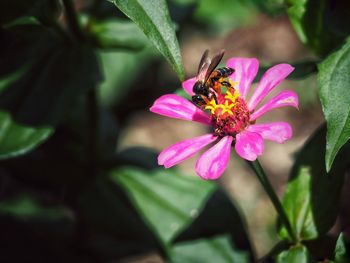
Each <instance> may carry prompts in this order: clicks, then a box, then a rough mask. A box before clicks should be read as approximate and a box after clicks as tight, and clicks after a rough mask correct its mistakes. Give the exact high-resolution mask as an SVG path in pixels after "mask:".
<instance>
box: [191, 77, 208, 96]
mask: <svg viewBox="0 0 350 263" xmlns="http://www.w3.org/2000/svg"><path fill="white" fill-rule="evenodd" d="M193 92H194V93H195V94H202V95H205V96H206V95H207V94H208V90H207V88H206V87H205V85H204V83H203V82H201V81H197V82H196V83H195V84H194V85H193Z"/></svg>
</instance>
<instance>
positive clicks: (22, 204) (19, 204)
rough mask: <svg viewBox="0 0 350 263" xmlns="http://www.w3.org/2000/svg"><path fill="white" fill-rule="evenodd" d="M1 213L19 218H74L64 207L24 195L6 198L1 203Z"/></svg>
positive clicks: (24, 219)
mask: <svg viewBox="0 0 350 263" xmlns="http://www.w3.org/2000/svg"><path fill="white" fill-rule="evenodd" d="M0 215H2V216H3V215H6V216H10V217H13V218H16V219H19V220H23V221H26V220H29V219H39V220H60V219H67V218H68V219H72V218H70V212H69V210H68V209H65V208H64V207H49V206H47V207H45V206H43V205H41V204H40V203H39V202H38V201H37V200H35V199H33V198H31V197H29V196H27V195H22V196H19V197H17V198H15V199H11V200H4V201H2V202H1V204H0Z"/></svg>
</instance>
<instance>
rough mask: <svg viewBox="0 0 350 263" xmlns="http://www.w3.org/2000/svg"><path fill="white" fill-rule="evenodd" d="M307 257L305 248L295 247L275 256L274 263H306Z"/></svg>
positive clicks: (299, 245) (301, 246)
mask: <svg viewBox="0 0 350 263" xmlns="http://www.w3.org/2000/svg"><path fill="white" fill-rule="evenodd" d="M308 258H309V255H308V252H307V249H306V247H304V246H303V245H301V244H298V245H295V246H293V247H291V248H290V249H288V250H285V251H283V252H282V253H280V254H279V255H278V256H277V259H276V263H307V262H309V259H308Z"/></svg>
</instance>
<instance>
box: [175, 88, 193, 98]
mask: <svg viewBox="0 0 350 263" xmlns="http://www.w3.org/2000/svg"><path fill="white" fill-rule="evenodd" d="M175 94H176V95H179V96H181V97H183V98H185V99H188V100H190V99H191V96H190V95H188V93H187V92H186V91H185V90H184V89H183V88H178V89H177V90H175Z"/></svg>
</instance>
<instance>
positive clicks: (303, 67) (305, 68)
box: [254, 60, 317, 82]
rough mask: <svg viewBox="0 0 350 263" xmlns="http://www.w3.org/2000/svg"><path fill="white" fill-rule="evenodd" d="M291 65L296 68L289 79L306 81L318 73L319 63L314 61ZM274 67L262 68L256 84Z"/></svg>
mask: <svg viewBox="0 0 350 263" xmlns="http://www.w3.org/2000/svg"><path fill="white" fill-rule="evenodd" d="M291 65H292V66H293V67H294V71H293V72H292V73H291V74H290V75H289V76H288V77H287V79H292V80H298V79H304V78H306V77H308V76H309V75H311V74H314V73H317V61H314V60H306V61H298V62H293V63H291ZM272 66H273V65H269V66H263V67H260V68H259V71H258V73H257V76H256V77H255V79H254V82H258V81H260V79H261V77H262V76H263V75H264V73H265V72H266V71H267V70H268V69H269V68H270V67H272Z"/></svg>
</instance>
